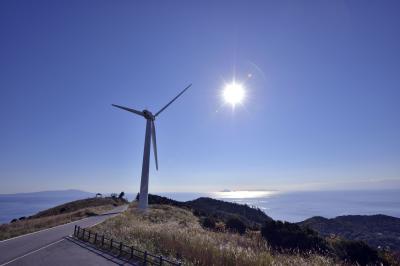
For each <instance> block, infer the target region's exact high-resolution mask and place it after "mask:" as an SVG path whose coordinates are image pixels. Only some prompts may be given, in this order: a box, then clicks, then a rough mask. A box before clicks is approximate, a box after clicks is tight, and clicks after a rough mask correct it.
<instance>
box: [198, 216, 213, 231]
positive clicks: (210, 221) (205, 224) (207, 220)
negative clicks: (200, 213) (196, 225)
mask: <svg viewBox="0 0 400 266" xmlns="http://www.w3.org/2000/svg"><path fill="white" fill-rule="evenodd" d="M201 224H202V225H203V227H205V228H209V229H215V220H214V218H212V217H206V218H204V219H202V221H201Z"/></svg>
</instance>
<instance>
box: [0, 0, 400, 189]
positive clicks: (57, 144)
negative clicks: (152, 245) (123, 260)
mask: <svg viewBox="0 0 400 266" xmlns="http://www.w3.org/2000/svg"><path fill="white" fill-rule="evenodd" d="M217 2H218V3H217ZM399 10H400V2H399V1H235V2H234V1H197V2H195V1H176V2H173V1H158V2H156V1H143V2H141V3H140V2H139V1H82V0H79V1H11V0H8V1H1V2H0V36H1V37H0V38H1V39H0V92H1V94H0V121H1V130H0V181H1V186H0V193H13V192H23V191H37V190H47V189H69V188H77V189H83V190H88V191H94V192H96V191H101V192H109V191H121V190H124V191H126V192H134V191H135V192H136V191H137V190H138V189H139V179H140V173H141V162H142V152H143V141H144V131H145V120H144V119H141V118H140V117H136V116H134V115H131V114H129V113H127V112H123V111H120V110H117V109H115V108H112V107H111V106H110V104H111V103H116V104H121V105H126V106H130V107H133V108H137V109H139V110H141V109H144V108H149V109H150V110H152V111H157V110H158V109H159V108H161V107H162V106H163V105H164V104H165V103H166V102H168V101H169V100H170V99H171V98H172V97H173V96H175V94H177V93H178V92H179V91H180V90H182V89H183V88H184V87H185V86H186V85H187V84H189V83H193V87H192V88H191V89H190V90H189V91H188V92H187V93H186V94H184V95H183V97H182V98H180V99H179V100H178V101H177V102H176V103H174V104H173V105H172V106H171V107H170V108H169V109H167V110H166V111H165V112H164V113H162V115H160V116H159V119H158V120H157V121H156V123H157V124H156V125H157V137H158V152H159V163H160V170H159V171H158V172H156V171H155V167H154V161H153V159H152V162H151V174H150V192H160V191H190V192H193V191H209V190H213V191H215V190H220V189H224V188H228V189H271V188H274V189H325V188H364V187H366V188H376V187H393V186H398V187H400V185H399V184H400V87H399V86H400V85H399V84H400V73H399V71H400V16H399ZM248 74H252V77H251V78H250V79H249V78H247V75H248ZM234 77H236V80H239V81H242V82H244V83H245V86H246V89H247V96H248V97H247V98H246V100H245V102H244V103H243V105H242V106H237V107H236V109H235V110H234V111H233V110H232V108H230V107H229V106H226V105H223V104H222V103H223V102H222V99H221V97H220V91H221V88H222V86H223V84H224V80H225V81H229V80H232V79H233V78H234Z"/></svg>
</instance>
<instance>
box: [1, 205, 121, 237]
mask: <svg viewBox="0 0 400 266" xmlns="http://www.w3.org/2000/svg"><path fill="white" fill-rule="evenodd" d="M112 208H114V206H113V205H111V204H110V205H105V206H98V207H91V208H83V209H80V210H77V211H74V212H70V213H65V214H59V215H54V216H47V217H42V218H35V219H27V220H22V221H17V222H14V223H10V224H2V225H0V240H4V239H8V238H12V237H16V236H19V235H24V234H28V233H32V232H36V231H39V230H43V229H46V228H50V227H54V226H57V225H60V224H65V223H69V222H73V221H76V220H79V219H82V218H85V217H88V216H92V215H97V214H101V213H103V212H105V211H108V210H111V209H112Z"/></svg>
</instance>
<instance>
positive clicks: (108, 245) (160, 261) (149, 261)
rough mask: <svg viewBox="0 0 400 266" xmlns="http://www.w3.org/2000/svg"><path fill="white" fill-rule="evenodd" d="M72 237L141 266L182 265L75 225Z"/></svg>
mask: <svg viewBox="0 0 400 266" xmlns="http://www.w3.org/2000/svg"><path fill="white" fill-rule="evenodd" d="M74 236H75V237H76V238H78V239H80V240H82V241H85V242H88V243H91V244H93V245H95V246H98V247H100V248H101V249H106V250H109V251H111V252H113V253H116V254H117V255H118V256H119V257H124V258H126V259H129V260H131V259H135V260H136V261H139V262H142V263H143V265H159V266H162V265H172V266H181V265H182V263H181V262H173V261H170V260H168V259H165V258H163V256H157V255H153V254H151V253H149V252H147V251H142V250H139V249H136V248H134V247H133V246H128V245H125V244H124V243H122V242H119V241H116V240H114V239H112V238H111V239H110V238H106V237H105V236H104V235H99V234H97V233H94V232H92V231H90V230H88V229H85V228H81V227H80V226H77V225H75V229H74Z"/></svg>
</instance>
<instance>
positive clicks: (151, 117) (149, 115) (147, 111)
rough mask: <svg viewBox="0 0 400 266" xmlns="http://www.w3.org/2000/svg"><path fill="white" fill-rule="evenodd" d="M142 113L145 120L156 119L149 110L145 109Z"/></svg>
mask: <svg viewBox="0 0 400 266" xmlns="http://www.w3.org/2000/svg"><path fill="white" fill-rule="evenodd" d="M142 113H143V116H144V118H146V119H150V120H153V121H154V120H155V119H156V117H155V116H154V115H153V114H152V113H151V112H150V111H149V110H146V109H145V110H143V111H142Z"/></svg>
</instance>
